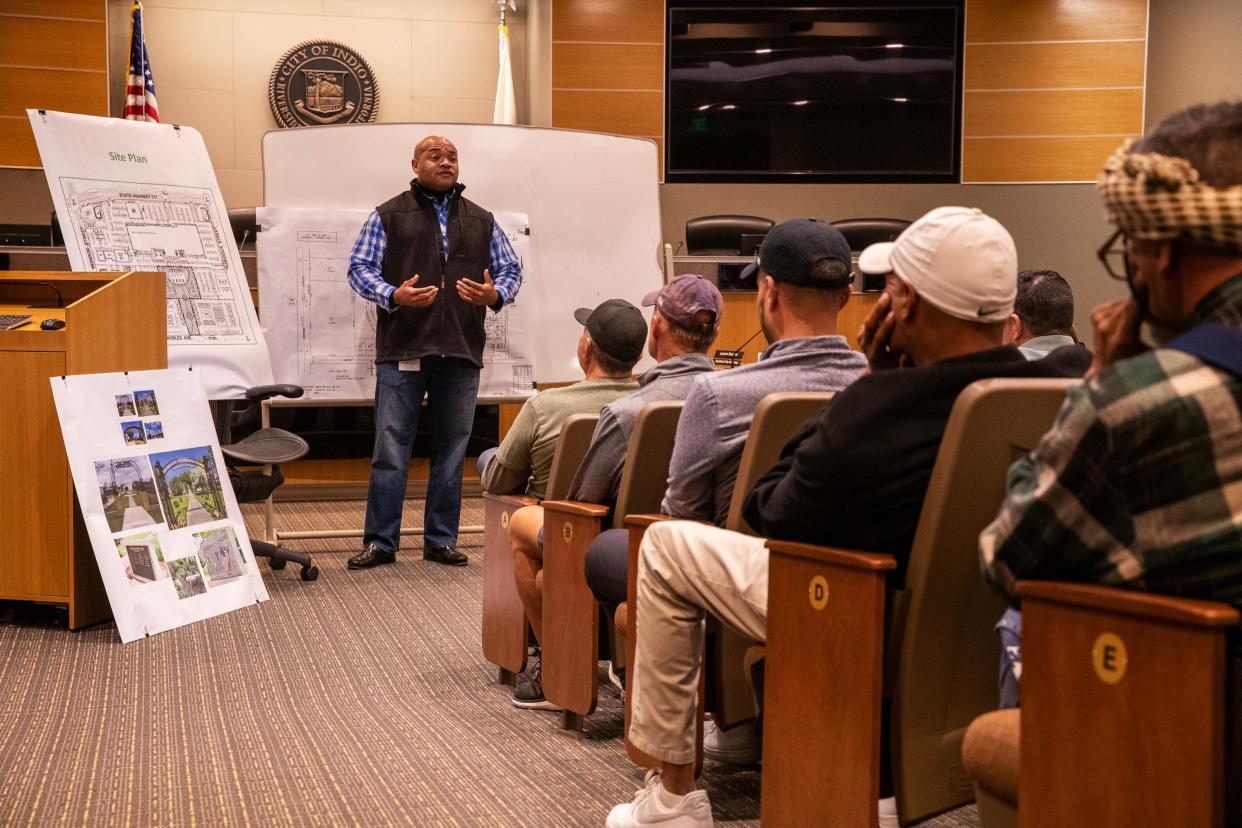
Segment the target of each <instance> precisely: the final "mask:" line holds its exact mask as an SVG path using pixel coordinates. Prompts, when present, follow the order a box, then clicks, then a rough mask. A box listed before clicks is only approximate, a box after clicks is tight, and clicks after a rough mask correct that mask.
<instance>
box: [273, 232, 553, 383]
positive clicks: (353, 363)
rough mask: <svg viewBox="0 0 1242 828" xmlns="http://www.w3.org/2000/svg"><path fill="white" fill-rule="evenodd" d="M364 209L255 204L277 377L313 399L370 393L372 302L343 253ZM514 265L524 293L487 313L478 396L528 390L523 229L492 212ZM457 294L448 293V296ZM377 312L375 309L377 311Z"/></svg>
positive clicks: (527, 271) (530, 369) (527, 265)
mask: <svg viewBox="0 0 1242 828" xmlns="http://www.w3.org/2000/svg"><path fill="white" fill-rule="evenodd" d="M369 213H370V211H369V210H347V209H333V208H323V209H311V208H293V207H260V208H259V211H258V223H259V227H260V233H259V236H258V250H259V304H260V305H262V306H263V307H264V308H265V309H271V312H266V313H264V314H263V332H264V334H265V336H266V338H267V342H268V345H269V347H270V349H271V355H272V373H273V374H274V375H275V377H276V382H288V383H294V384H296V385H300V386H302V387H303V388H305V389H306V396H307V397H308V398H312V399H349V400H369V399H371V398H372V397H374V396H375V362H374V360H375V314H376V312H377V308H376V306H375V305H374V304H373V303H371V302H368V301H367V300H365V299H363V298H361V297H360V296H358V295H357V294H356V293H354V291H353V290H352V289H351V288H350V286H349V280H348V276H347V274H348V270H349V254H350V251H351V250H352V249H353V246H354V242H355V241H356V240H357V238H358V231H359V230H360V229H361V227H362V223H363V222H364V221H365V220H366V218H367V216H368V215H369ZM496 220H497V221H498V222H499V223H500V226H501V227H503V228H504V230H505V233H506V234H507V235H508V237H509V241H510V242H511V243H512V244H513V249H514V251H515V252H516V253H517V255H518V258H519V259H521V261H522V266H523V267H522V270H523V291H519V292H518V297H517V300H516V301H514V302H513V303H511V304H509V305H507V306H506V307H505V308H504V309H503V310H502V311H501V312H500V313H493V312H491V311H490V310H489V311H488V312H487V315H486V316H485V321H484V326H485V328H486V331H487V345H486V347H485V349H484V352H483V372H482V376H481V377H480V378H479V396H480V397H502V398H513V397H527V396H530V395H531V394H532V393H533V391H534V364H533V362H534V360H533V352H534V349H533V347H532V342H531V337H532V331H533V328H534V322H533V313H532V311H531V301H530V299H529V297H530V296H532V295H533V292H525V291H526V289H527V288H529V286H530V281H531V278H532V276H531V257H530V232H529V227H530V225H529V223H528V221H527V219H526V216H525V215H524V214H521V213H496ZM448 298H449V299H450V300H456V299H457V297H456V296H452V297H448ZM379 312H381V313H382V312H383V311H379Z"/></svg>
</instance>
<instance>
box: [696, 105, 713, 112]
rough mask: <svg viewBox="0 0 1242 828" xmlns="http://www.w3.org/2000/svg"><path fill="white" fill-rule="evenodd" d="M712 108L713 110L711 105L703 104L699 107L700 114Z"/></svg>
mask: <svg viewBox="0 0 1242 828" xmlns="http://www.w3.org/2000/svg"><path fill="white" fill-rule="evenodd" d="M711 108H712V105H711V104H703V105H702V106H700V107H699V112H706V111H707V110H709V109H711Z"/></svg>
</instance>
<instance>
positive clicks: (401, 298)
mask: <svg viewBox="0 0 1242 828" xmlns="http://www.w3.org/2000/svg"><path fill="white" fill-rule="evenodd" d="M417 282H418V274H417V273H415V274H414V275H413V276H412V277H410V278H409V279H406V280H405V281H404V282H402V283H401V285H400V287H398V288H397V289H396V290H394V291H393V292H392V302H393V304H394V305H405V306H406V307H408V308H425V307H427V306H428V305H430V304H431V303H432V302H434V301H435V300H436V294H437V293H439V292H440V289H439V288H438V287H436V286H435V285H428V286H427V287H421V288H420V287H414V285H415V284H416V283H417Z"/></svg>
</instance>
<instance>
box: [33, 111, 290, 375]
mask: <svg viewBox="0 0 1242 828" xmlns="http://www.w3.org/2000/svg"><path fill="white" fill-rule="evenodd" d="M26 112H27V114H28V115H29V116H30V123H31V126H32V127H33V129H34V135H35V140H36V141H37V142H38V145H39V156H40V157H41V158H42V160H43V170H44V172H45V174H46V175H47V184H48V189H49V190H50V191H51V194H52V202H53V204H54V205H55V206H56V215H57V218H58V219H59V221H60V225H61V230H62V232H63V234H64V237H65V250H66V252H67V253H68V254H69V264H70V266H71V267H72V268H73V269H74V270H78V271H107V272H122V273H123V272H126V271H130V270H139V271H143V270H145V271H158V272H161V273H167V274H168V364H169V365H170V366H172V367H179V368H189V367H190V366H193V367H194V370H196V371H198V372H199V375H200V376H201V377H202V380H203V385H204V386H205V387H206V389H207V394H208V396H209V398H210V399H238V398H240V397H241V396H242V395H243V394H244V392H245V390H246V389H247V388H250V387H251V386H255V385H265V384H269V383H271V382H272V372H271V363H270V362H269V360H268V355H267V345H266V343H265V342H264V340H263V332H262V331H261V330H260V328H259V321H258V317H257V316H256V314H255V309H254V302H253V300H252V299H251V297H250V290H249V287H248V286H247V284H246V275H245V272H244V271H243V270H242V263H241V256H240V255H239V254H238V252H237V242H236V240H235V239H234V238H233V232H232V229H231V228H230V226H229V220H228V212H227V210H226V209H225V206H224V199H223V198H222V197H221V196H220V188H219V186H218V185H217V183H216V174H215V170H213V169H212V166H211V160H210V158H208V156H207V147H206V145H204V144H203V138H202V136H201V135H199V133H198V132H197V131H196V130H194V129H192V128H191V127H185V126H174V125H172V124H155V123H146V122H138V121H125V120H121V119H118V118H98V117H94V116H90V115H71V114H67V113H64V112H50V111H45V110H37V109H28V110H26Z"/></svg>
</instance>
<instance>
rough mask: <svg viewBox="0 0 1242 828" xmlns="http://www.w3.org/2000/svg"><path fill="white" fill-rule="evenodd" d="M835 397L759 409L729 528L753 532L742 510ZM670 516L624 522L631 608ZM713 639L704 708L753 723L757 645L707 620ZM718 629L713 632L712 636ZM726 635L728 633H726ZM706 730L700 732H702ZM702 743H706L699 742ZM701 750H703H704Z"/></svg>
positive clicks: (645, 761) (722, 721)
mask: <svg viewBox="0 0 1242 828" xmlns="http://www.w3.org/2000/svg"><path fill="white" fill-rule="evenodd" d="M832 396H833V395H832V393H831V392H793V391H788V392H780V393H776V394H769V395H768V396H766V397H764V398H763V399H762V400H761V401H760V402H759V405H758V406H756V408H755V416H754V417H753V418H752V419H751V422H750V431H749V432H748V433H747V435H746V446H745V448H744V449H743V450H742V456H741V459H740V462H739V465H738V472H737V479H736V481H735V482H734V484H733V499H732V500H731V501H730V502H729V514H728V516H727V518H726V520H725V527H726V528H728V529H732V530H734V531H739V532H748V533H749V531H750V530H749V527H748V526H747V525H746V522H745V521H744V520H742V505H743V504H744V503H745V502H746V494H747V493H749V491H750V489H751V487H753V486H754V485H755V482H756V481H757V480H758V479H759V478H760V477H762V476H763V475H764V474H766V473H767V472H768V470H769V469H771V468H772V466H773V465H775V464H776V461H777V460H778V459H779V458H780V452H781V449H782V448H784V447H785V444H786V443H788V442H789V440H790V438H792V437H793V436H794V434H795V433H796V432H797V431H798V429H799V428H801V427H802V425H803V424H804V423H805V422H806V421H807V420H809V419H811V418H812V417H815V416H817V415H818V414H819V413H820V412H821V411H822V410H823V408H824V406H825V405H826V404H827V403H828V401H829V400H831V399H832ZM672 519H673V518H670V517H669V516H667V515H657V514H648V515H637V514H631V515H627V516H626V517H625V525H626V526H627V527H628V528H629V530H630V560H629V577H628V579H627V580H628V600H627V604H628V605H629V606H630V607H633V606H635V604H634V596H635V582H636V580H637V575H638V546H639V544H640V543H641V542H642V536H643V533H644V532H645V531H646V529H647V527H648V526H650V525H651V524H652V523H655V522H656V521H659V520H672ZM637 615H638V614H637V613H635V612H628V611H627V617H628V625H629V629H628V630H626V636H625V644H626V663H627V664H629V665H630V669H628V670H626V674H625V681H626V693H625V728H626V731H627V732H628V730H629V726H630V702H631V698H632V695H633V694H632V693H630V687H629V683H630V677H631V676H633V674H634V670H633V665H634V642H635V639H636V638H637V631H636V627H637V621H638V617H637ZM708 624H709V627H708V629H709V634H708V640H707V642H706V645H705V649H706V651H707V652H706V658H705V659H704V665H703V667H704V669H703V676H704V682H705V690H704V693H703V694H701V696H700V704H701V706H704V707H706V708H707V709H709V710H711V711H712V713H713V717H714V718H715V719H716V722H717V724H718V725H719V726H720V727H721V728H725V727H731V726H733V725H735V724H739V723H741V722H744V721H746V720H748V719H751V718H754V715H755V706H754V698H753V695H752V690H751V686H750V681H749V677H748V673H747V671H746V669H745V667H744V666H743V665H744V662H745V657H746V650H747V649H748V648H749V647H750V645H751V644H752V642H751V641H750V640H749V639H746V638H744V637H743V636H740V635H738V634H737V633H735V632H733V631H731V630H725V628H724V627H723V626H722V625H719V624H717V623H715V622H714V621H712V620H711V619H710V618H709V620H708ZM713 628H715V629H714V631H713ZM722 631H723V632H722ZM700 730H701V728H700ZM700 741H701V740H700ZM625 744H626V750H627V751H628V752H629V754H630V758H631V759H633V760H634V762H635V763H637V764H639V765H645V766H647V767H657V766H658V765H659V763H658V762H657V761H656V760H655V759H653V758H652V757H650V756H647V755H646V754H645V753H643V752H642V751H640V750H638V749H637V748H636V747H634V746H633V745H631V744H630V743H629V740H628V739H627V740H626V743H625ZM700 749H701V746H700Z"/></svg>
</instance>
